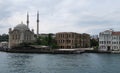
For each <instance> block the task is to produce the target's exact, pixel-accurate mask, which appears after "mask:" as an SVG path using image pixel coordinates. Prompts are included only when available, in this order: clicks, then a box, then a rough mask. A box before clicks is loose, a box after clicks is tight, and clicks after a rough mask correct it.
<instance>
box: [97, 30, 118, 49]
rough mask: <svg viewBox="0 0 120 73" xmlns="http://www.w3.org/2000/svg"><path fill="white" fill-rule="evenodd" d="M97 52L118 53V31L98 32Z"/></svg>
mask: <svg viewBox="0 0 120 73" xmlns="http://www.w3.org/2000/svg"><path fill="white" fill-rule="evenodd" d="M99 50H102V51H120V31H119V32H118V31H114V30H106V31H104V32H100V34H99Z"/></svg>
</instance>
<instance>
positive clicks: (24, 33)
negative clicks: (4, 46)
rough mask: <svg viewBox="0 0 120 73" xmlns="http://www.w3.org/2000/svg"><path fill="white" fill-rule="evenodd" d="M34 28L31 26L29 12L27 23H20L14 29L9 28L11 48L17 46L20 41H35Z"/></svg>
mask: <svg viewBox="0 0 120 73" xmlns="http://www.w3.org/2000/svg"><path fill="white" fill-rule="evenodd" d="M38 17H39V13H37V36H38V35H39V18H38ZM34 35H35V34H34V30H33V29H32V30H30V28H29V15H28V13H27V25H25V24H23V22H21V24H18V25H17V26H16V27H14V29H13V30H12V28H10V29H9V48H12V47H15V46H17V45H19V44H20V43H31V42H33V41H35V37H34Z"/></svg>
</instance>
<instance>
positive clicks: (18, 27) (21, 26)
mask: <svg viewBox="0 0 120 73" xmlns="http://www.w3.org/2000/svg"><path fill="white" fill-rule="evenodd" d="M14 29H15V30H29V28H28V27H27V26H26V25H25V24H23V22H22V23H21V24H18V25H17V26H16V27H15V28H14Z"/></svg>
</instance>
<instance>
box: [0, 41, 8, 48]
mask: <svg viewBox="0 0 120 73" xmlns="http://www.w3.org/2000/svg"><path fill="white" fill-rule="evenodd" d="M0 47H3V48H8V42H6V41H4V42H0Z"/></svg>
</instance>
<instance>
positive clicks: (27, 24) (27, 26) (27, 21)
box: [27, 12, 29, 28]
mask: <svg viewBox="0 0 120 73" xmlns="http://www.w3.org/2000/svg"><path fill="white" fill-rule="evenodd" d="M27 27H28V28H29V14H28V12H27Z"/></svg>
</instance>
